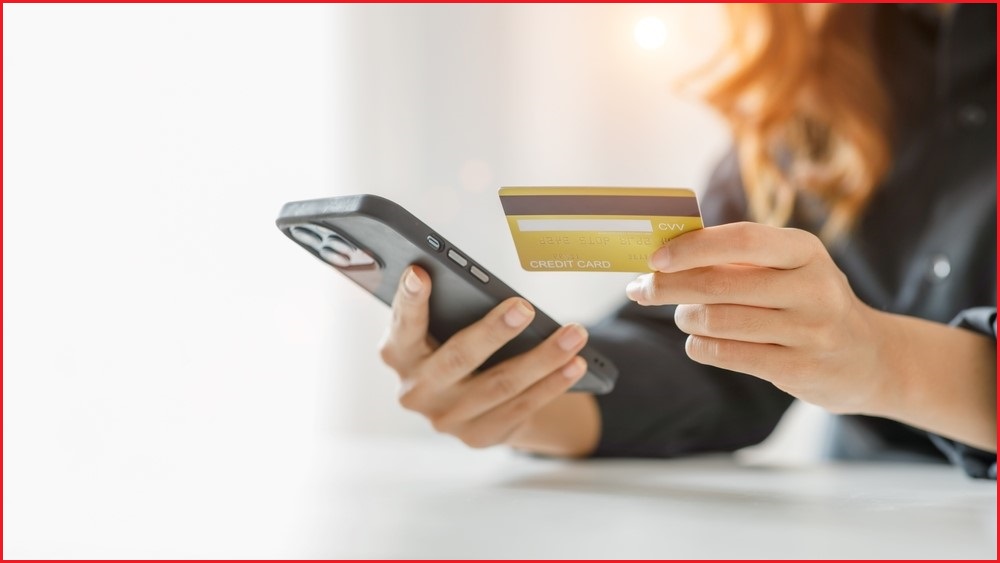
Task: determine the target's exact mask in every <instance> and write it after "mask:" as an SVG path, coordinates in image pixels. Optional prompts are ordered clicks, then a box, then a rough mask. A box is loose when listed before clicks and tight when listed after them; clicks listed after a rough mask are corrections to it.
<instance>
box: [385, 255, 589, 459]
mask: <svg viewBox="0 0 1000 563" xmlns="http://www.w3.org/2000/svg"><path fill="white" fill-rule="evenodd" d="M430 293H431V280H430V276H428V274H427V273H426V272H425V271H423V270H422V269H420V268H418V267H412V266H411V267H410V268H408V269H407V271H406V272H404V273H403V277H402V279H401V281H400V284H399V288H398V289H397V292H396V297H395V299H394V300H393V305H392V323H391V325H390V326H389V328H388V331H387V332H386V335H385V337H384V338H383V341H382V344H381V356H382V360H383V361H384V362H385V363H386V364H387V365H388V366H389V367H391V368H392V369H393V370H395V371H396V373H397V374H399V378H400V383H401V385H400V393H399V402H400V404H401V405H402V406H403V407H404V408H406V409H408V410H411V411H415V412H418V413H420V414H421V415H423V416H424V417H426V418H427V419H428V420H429V421H430V422H431V424H432V425H433V427H434V429H435V430H437V431H438V432H443V433H446V434H451V435H453V436H456V437H458V438H459V439H460V440H462V442H464V443H465V444H467V445H469V446H471V447H474V448H483V447H488V446H493V445H496V444H503V443H507V444H510V445H514V446H521V445H525V444H528V445H529V446H528V448H529V449H540V450H546V449H547V450H549V451H550V452H555V453H566V454H567V455H573V454H582V453H586V452H585V451H573V450H579V449H580V448H579V447H576V445H575V444H573V445H567V446H568V447H567V448H566V449H565V451H561V450H562V449H563V448H560V447H558V446H559V444H553V445H552V446H553V447H541V448H531V447H530V444H531V443H532V442H537V441H538V439H537V438H538V437H540V436H545V437H547V438H550V439H551V438H553V437H558V438H557V439H559V440H562V441H565V440H566V438H562V437H560V436H562V435H563V434H564V433H563V432H561V431H560V429H559V428H538V427H537V426H538V424H537V423H538V420H534V424H532V421H533V419H539V420H541V419H548V420H549V421H551V422H548V423H543V425H544V424H548V425H549V426H552V425H556V426H560V425H564V424H567V423H569V424H572V421H571V420H570V421H563V420H552V419H553V418H556V417H553V416H548V417H546V416H543V415H544V413H543V411H544V410H546V407H549V409H548V410H549V411H550V412H555V411H558V412H559V413H560V415H563V414H566V413H568V414H569V416H571V417H572V416H574V415H572V413H574V412H577V410H578V409H579V408H584V409H589V415H592V418H593V417H594V416H596V414H595V413H596V406H595V405H593V404H592V403H593V398H592V397H589V396H586V395H580V394H576V393H574V394H572V396H571V395H565V392H566V391H567V390H568V389H569V388H570V387H572V386H573V384H574V383H576V382H577V381H578V380H579V379H580V378H581V377H583V375H584V373H585V372H586V369H587V364H586V361H585V360H584V359H583V358H582V357H580V356H577V352H579V351H580V349H581V348H583V346H584V344H585V343H586V342H587V332H586V330H585V329H584V328H583V327H582V326H580V325H577V324H571V325H567V326H564V327H562V328H560V329H559V330H557V331H556V332H555V333H554V334H552V336H550V337H549V338H547V339H546V340H545V341H544V342H542V343H541V344H539V345H538V346H536V347H535V348H533V349H532V350H529V351H528V352H525V353H523V354H520V355H518V356H515V357H513V358H510V359H507V360H505V361H504V362H502V363H500V364H497V365H495V366H493V367H491V368H489V369H487V370H484V371H482V372H476V368H477V367H478V366H479V365H481V364H482V363H483V362H485V361H486V359H487V358H489V357H490V356H491V355H493V353H494V352H496V351H497V350H498V349H500V348H501V347H502V346H503V345H504V344H505V343H507V342H508V341H509V340H511V339H513V338H514V337H516V336H517V335H518V334H520V333H521V331H523V330H524V329H525V328H526V327H527V326H528V325H529V324H530V323H531V319H532V318H533V317H534V314H535V312H534V309H533V308H532V307H531V305H530V304H529V303H528V302H527V301H525V300H524V299H520V298H517V297H513V298H510V299H508V300H506V301H504V302H503V303H501V304H500V305H498V306H497V307H496V308H494V309H493V310H492V311H490V312H489V313H487V314H486V316H484V317H483V318H482V319H480V320H479V321H477V322H475V323H473V324H471V325H469V326H468V327H466V328H465V329H463V330H461V331H459V332H457V333H456V334H455V335H453V336H452V337H451V338H450V339H448V341H446V342H444V343H443V344H440V345H438V344H437V343H436V342H434V341H433V339H432V338H431V337H430V336H429V335H428V333H427V323H428V301H429V297H430ZM560 398H562V399H563V401H562V402H563V403H565V404H562V405H556V404H553V403H559V402H560V401H557V399H560ZM582 401H589V402H590V404H589V405H587V406H581V402H582ZM558 418H559V419H562V418H565V416H559V417H558ZM532 426H536V428H531V427H532ZM596 426H597V424H596V423H595V422H594V421H593V420H591V421H589V424H584V425H583V427H584V428H585V429H586V428H589V429H592V430H593V433H594V434H595V435H594V436H584V440H583V442H582V443H583V444H584V445H587V444H588V443H590V442H596ZM574 432H575V430H574ZM531 434H536V436H531ZM577 438H579V436H577ZM589 445H590V447H592V444H589ZM546 453H548V452H546Z"/></svg>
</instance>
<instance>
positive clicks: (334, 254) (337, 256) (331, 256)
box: [319, 246, 351, 268]
mask: <svg viewBox="0 0 1000 563" xmlns="http://www.w3.org/2000/svg"><path fill="white" fill-rule="evenodd" d="M319 255H320V257H321V258H323V260H326V261H327V262H329V263H331V264H333V265H334V266H337V267H338V268H347V267H348V266H350V265H351V256H350V255H349V254H343V253H341V252H338V251H337V250H336V249H333V248H330V247H329V246H324V247H323V248H320V249H319Z"/></svg>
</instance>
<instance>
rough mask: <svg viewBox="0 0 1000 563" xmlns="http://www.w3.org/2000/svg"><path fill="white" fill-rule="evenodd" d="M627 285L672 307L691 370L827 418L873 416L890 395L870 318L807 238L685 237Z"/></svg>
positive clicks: (735, 233)
mask: <svg viewBox="0 0 1000 563" xmlns="http://www.w3.org/2000/svg"><path fill="white" fill-rule="evenodd" d="M650 265H651V266H652V267H653V268H654V269H655V270H657V271H656V273H653V274H646V275H643V276H641V277H639V279H637V280H635V281H633V282H632V283H630V284H629V285H628V288H627V289H626V292H627V294H628V296H629V298H630V299H632V300H634V301H637V302H638V303H639V304H641V305H663V304H679V305H678V307H677V310H676V313H675V315H674V318H675V321H676V323H677V326H678V327H679V328H680V329H681V330H683V331H684V332H686V333H688V334H689V335H690V336H689V337H688V340H687V345H686V348H687V354H688V356H690V357H691V359H693V360H694V361H696V362H700V363H703V364H708V365H713V366H717V367H720V368H725V369H728V370H732V371H738V372H743V373H747V374H750V375H754V376H757V377H760V378H763V379H766V380H768V381H770V382H772V383H774V385H776V386H777V387H778V388H780V389H782V390H784V391H786V392H788V393H790V394H792V395H794V396H796V397H799V398H801V399H803V400H805V401H808V402H810V403H815V404H817V405H820V406H822V407H825V408H826V409H828V410H831V411H834V412H851V413H868V414H871V413H876V412H882V411H884V410H885V409H886V408H888V407H887V406H886V405H884V404H883V403H884V402H885V401H886V400H889V399H890V398H891V396H892V394H893V390H892V389H891V388H890V387H889V384H888V383H887V381H886V380H887V377H886V374H887V373H888V371H887V370H886V369H885V366H884V365H883V354H882V350H883V341H884V337H885V334H884V332H883V329H882V327H881V325H880V319H879V318H878V314H877V313H876V312H875V311H873V310H872V309H871V308H869V307H868V306H866V305H865V304H863V303H862V302H861V301H860V300H859V299H858V298H857V297H856V296H855V295H854V292H853V291H851V287H850V285H849V284H848V282H847V279H846V277H845V276H844V274H843V273H841V271H840V270H839V269H838V268H837V266H836V265H835V264H834V263H833V260H832V259H831V258H830V255H829V254H828V253H827V251H826V249H825V248H824V246H823V244H822V243H821V242H820V240H819V239H818V238H816V237H815V236H814V235H812V234H810V233H808V232H806V231H801V230H798V229H779V228H775V227H769V226H765V225H760V224H756V223H732V224H728V225H722V226H718V227H710V228H706V229H701V230H698V231H693V232H691V233H688V234H685V235H684V236H681V237H677V238H676V239H673V240H671V241H669V242H668V243H667V244H666V245H664V246H663V247H662V248H660V249H659V250H657V251H656V252H655V253H654V254H653V255H652V257H651V258H650Z"/></svg>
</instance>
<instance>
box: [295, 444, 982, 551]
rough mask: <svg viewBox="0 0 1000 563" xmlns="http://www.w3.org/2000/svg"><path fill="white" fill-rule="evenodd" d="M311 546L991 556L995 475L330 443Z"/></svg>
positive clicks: (307, 537) (309, 532)
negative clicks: (577, 458)
mask: <svg viewBox="0 0 1000 563" xmlns="http://www.w3.org/2000/svg"><path fill="white" fill-rule="evenodd" d="M321 459H322V461H321V462H320V463H318V464H317V466H316V467H318V468H321V474H322V475H318V476H317V477H318V478H319V480H320V482H322V485H321V486H319V487H318V488H316V489H315V490H316V491H317V494H318V495H319V496H318V497H317V498H316V500H317V501H318V502H316V503H315V504H314V505H313V506H314V510H315V512H314V513H313V514H312V515H311V516H310V518H308V521H309V522H310V524H309V525H308V526H307V527H306V528H305V529H303V530H302V531H303V540H304V542H305V543H304V544H303V545H302V547H303V548H304V549H305V555H307V556H314V557H385V558H390V557H415V558H547V557H569V558H702V557H716V558H730V557H731V558H829V557H835V558H855V557H865V558H926V557H933V558H991V559H995V558H996V546H997V542H996V484H995V482H983V481H972V480H969V479H967V478H965V477H964V476H963V475H961V474H959V473H958V471H957V470H956V469H955V468H951V467H947V466H943V465H942V466H936V465H913V464H850V465H820V466H800V467H763V466H755V465H752V464H747V463H743V464H741V463H739V462H738V461H737V460H735V459H733V458H732V457H730V456H708V457H700V458H691V459H684V460H600V461H597V460H590V461H585V462H566V461H560V460H550V459H537V458H532V457H527V456H519V455H516V454H512V453H511V452H506V451H503V450H489V451H469V450H465V449H464V448H462V447H461V446H459V445H457V444H454V445H453V444H450V443H446V442H437V443H434V444H424V443H420V444H413V443H405V442H400V443H363V442H342V443H335V444H334V443H332V444H329V448H328V449H327V450H326V452H325V455H324V456H322V458H321Z"/></svg>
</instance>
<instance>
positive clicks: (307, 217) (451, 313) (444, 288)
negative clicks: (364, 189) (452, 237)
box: [276, 194, 618, 394]
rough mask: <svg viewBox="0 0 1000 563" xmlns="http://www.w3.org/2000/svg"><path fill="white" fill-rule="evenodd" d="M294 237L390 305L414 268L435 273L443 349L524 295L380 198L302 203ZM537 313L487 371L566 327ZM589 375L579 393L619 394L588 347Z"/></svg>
mask: <svg viewBox="0 0 1000 563" xmlns="http://www.w3.org/2000/svg"><path fill="white" fill-rule="evenodd" d="M276 223H277V225H278V228H279V229H281V231H282V232H283V233H285V235H287V236H288V238H290V239H292V240H293V241H295V242H296V243H298V244H299V246H301V247H303V248H305V249H306V250H307V251H309V252H310V253H311V254H312V255H313V256H316V257H317V258H319V259H320V260H321V261H323V262H325V263H327V264H328V265H330V266H333V267H334V268H336V269H337V270H339V271H340V272H341V273H343V274H344V275H346V276H347V277H348V278H350V279H351V280H352V281H354V282H355V283H357V284H358V285H360V286H361V287H363V288H364V289H366V290H368V291H369V292H370V293H372V294H374V295H375V296H376V297H378V298H379V299H380V300H381V301H382V302H383V303H385V304H387V305H391V304H392V300H393V296H394V295H395V294H396V288H397V286H398V285H399V280H400V277H401V276H402V273H403V271H404V270H405V269H406V267H407V266H409V265H410V264H417V265H419V266H421V267H422V268H424V269H425V270H427V272H428V273H429V274H430V276H431V280H432V281H433V284H434V287H433V290H432V291H431V299H430V327H429V332H430V334H431V336H433V337H434V338H435V339H436V340H437V341H438V342H444V341H445V340H447V339H448V338H450V337H451V336H452V335H453V334H455V333H456V332H458V331H459V330H461V329H463V328H465V327H466V326H468V325H470V324H472V323H473V322H475V321H478V320H479V319H481V318H482V317H483V315H485V314H486V313H487V312H488V311H489V310H491V309H492V308H493V307H495V306H496V305H497V304H499V303H500V302H501V301H503V300H504V299H507V298H510V297H516V296H519V294H518V293H517V292H515V291H514V290H513V289H511V288H510V287H509V286H508V285H507V284H505V283H503V282H502V281H500V280H499V279H498V278H497V277H496V276H494V275H493V274H491V273H490V272H489V271H488V270H486V269H485V268H483V267H482V266H481V265H480V264H479V263H478V262H476V261H475V260H473V259H472V258H471V257H470V256H469V255H468V254H466V253H465V252H462V251H461V250H459V249H458V248H456V247H455V246H454V245H453V244H451V242H449V241H447V240H446V239H445V238H444V237H442V236H441V235H439V234H437V232H435V231H434V230H432V229H431V228H430V227H428V226H427V225H425V224H424V223H423V222H422V221H420V220H419V219H417V218H416V217H414V216H413V215H412V214H411V213H410V212H408V211H407V210H406V209H404V208H403V207H401V206H400V205H398V204H396V203H394V202H392V201H390V200H388V199H385V198H382V197H379V196H375V195H368V194H363V195H351V196H341V197H332V198H326V199H315V200H308V201H294V202H290V203H286V204H285V205H284V207H282V208H281V213H280V216H279V217H278V220H277V221H276ZM559 326H560V325H559V324H558V323H556V322H555V321H554V320H552V319H551V318H550V317H549V316H548V315H546V314H545V313H544V312H542V311H541V310H540V309H538V308H537V307H535V318H534V319H533V320H532V322H531V325H530V326H529V327H528V328H527V329H525V330H524V331H523V332H522V333H521V334H520V335H518V336H517V337H516V338H515V339H513V340H511V341H510V342H508V343H507V344H506V345H505V346H504V347H503V348H501V349H500V350H498V351H497V352H496V353H495V354H493V356H491V357H490V358H489V359H488V360H487V361H486V362H485V363H483V365H482V366H481V368H488V367H490V366H492V365H494V364H497V363H498V362H501V361H503V360H505V359H507V358H510V357H512V356H515V355H517V354H520V353H522V352H525V351H527V350H530V349H531V348H533V347H535V346H536V345H537V344H538V343H540V342H541V341H542V340H544V339H545V338H546V337H547V336H549V335H551V334H552V333H553V332H555V331H556V330H557V329H558V328H559ZM579 355H580V356H582V357H583V358H585V359H586V360H587V374H586V375H584V377H583V378H582V379H580V381H578V382H577V383H576V385H574V386H573V388H572V390H573V391H582V392H588V393H595V394H604V393H607V392H609V391H611V389H612V387H613V386H614V383H615V380H616V379H617V378H618V369H617V368H616V367H615V365H614V364H613V363H612V362H611V361H610V360H609V359H608V358H606V357H605V356H604V355H602V354H601V353H600V352H598V351H597V350H595V349H594V348H592V347H590V346H586V347H584V348H583V350H582V351H580V353H579Z"/></svg>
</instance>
